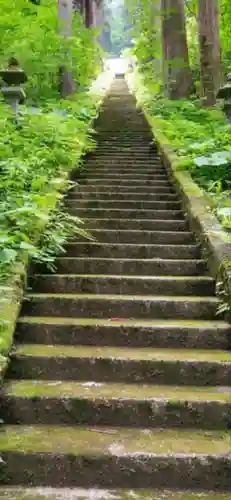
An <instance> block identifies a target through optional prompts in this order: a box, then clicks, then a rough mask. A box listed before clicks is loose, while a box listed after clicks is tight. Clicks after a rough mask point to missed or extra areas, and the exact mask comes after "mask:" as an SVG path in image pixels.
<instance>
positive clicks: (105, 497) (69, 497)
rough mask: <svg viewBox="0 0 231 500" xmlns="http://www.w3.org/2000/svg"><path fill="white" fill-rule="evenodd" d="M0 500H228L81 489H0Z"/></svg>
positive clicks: (225, 497)
mask: <svg viewBox="0 0 231 500" xmlns="http://www.w3.org/2000/svg"><path fill="white" fill-rule="evenodd" d="M0 499H1V500H230V493H220V492H214V491H209V492H205V491H198V492H193V491H189V490H187V491H186V490H184V491H176V490H174V491H170V490H142V489H137V490H130V489H128V490H122V489H117V490H114V489H113V490H111V489H110V490H102V489H98V488H97V489H96V488H94V489H83V488H70V489H69V488H44V487H43V488H20V487H18V488H13V487H8V488H0Z"/></svg>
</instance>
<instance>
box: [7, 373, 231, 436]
mask: <svg viewBox="0 0 231 500" xmlns="http://www.w3.org/2000/svg"><path fill="white" fill-rule="evenodd" d="M5 391H6V394H7V395H11V396H21V397H31V398H33V397H35V398H36V397H56V398H60V399H62V398H65V397H73V398H78V397H79V398H90V399H94V398H102V399H105V400H108V399H113V398H116V399H134V400H147V399H155V398H156V399H168V400H170V402H171V401H172V404H175V403H177V402H179V401H209V400H210V401H223V402H225V401H226V402H228V403H229V402H230V400H231V387H230V388H225V387H208V388H206V387H187V386H174V385H173V386H164V385H136V384H122V383H118V384H113V383H99V382H87V381H86V382H62V381H58V380H57V381H56V380H55V381H54V380H47V381H44V380H32V381H30V380H19V381H17V380H13V381H8V382H7V383H6V385H5ZM230 445H231V443H230Z"/></svg>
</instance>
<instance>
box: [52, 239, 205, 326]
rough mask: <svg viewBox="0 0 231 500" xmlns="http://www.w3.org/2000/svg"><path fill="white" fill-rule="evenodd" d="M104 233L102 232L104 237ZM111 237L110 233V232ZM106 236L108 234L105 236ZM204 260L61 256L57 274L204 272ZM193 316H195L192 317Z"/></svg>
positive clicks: (144, 274) (172, 274) (199, 273)
mask: <svg viewBox="0 0 231 500" xmlns="http://www.w3.org/2000/svg"><path fill="white" fill-rule="evenodd" d="M106 236H107V234H105V239H106V240H107V238H106ZM109 236H110V237H111V234H110V235H109ZM108 240H109V238H108ZM109 241H110V240H109ZM206 266H207V264H206V261H205V260H199V259H192V260H190V259H182V260H181V259H162V260H161V259H158V258H154V259H129V258H126V259H122V258H121V259H119V258H118V259H113V258H108V257H107V258H106V257H78V258H76V257H60V258H59V259H57V261H56V272H57V273H58V274H73V273H75V274H79V273H83V274H97V273H99V274H101V275H105V276H106V275H111V274H112V275H131V276H136V275H142V276H169V275H170V276H198V275H203V274H204V273H205V272H206ZM195 319H196V318H195Z"/></svg>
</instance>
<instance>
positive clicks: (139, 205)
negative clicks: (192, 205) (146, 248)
mask: <svg viewBox="0 0 231 500" xmlns="http://www.w3.org/2000/svg"><path fill="white" fill-rule="evenodd" d="M66 205H67V206H70V207H75V206H76V207H80V208H81V207H88V208H101V209H104V208H111V207H112V208H113V209H124V208H127V209H129V208H130V209H131V210H132V209H134V210H135V209H136V210H139V209H151V210H180V209H181V202H180V201H147V200H128V199H127V200H125V199H124V200H118V199H116V200H113V199H102V200H101V199H99V198H95V199H94V198H83V199H80V200H78V199H67V200H66Z"/></svg>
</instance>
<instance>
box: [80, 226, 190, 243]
mask: <svg viewBox="0 0 231 500" xmlns="http://www.w3.org/2000/svg"><path fill="white" fill-rule="evenodd" d="M90 234H91V236H92V237H93V238H95V240H96V242H99V243H100V242H101V243H103V242H104V243H128V244H134V243H137V244H140V245H141V244H144V245H147V244H149V245H154V244H169V245H174V244H183V245H185V244H189V243H192V242H193V241H194V238H193V234H192V233H191V232H190V231H185V230H183V228H182V230H180V231H174V230H173V231H169V230H166V231H144V230H141V231H139V230H136V229H133V230H129V229H117V230H116V229H91V230H90ZM79 241H84V242H86V238H84V239H83V238H81V237H78V242H79Z"/></svg>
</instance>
